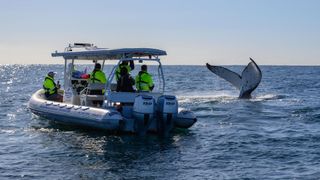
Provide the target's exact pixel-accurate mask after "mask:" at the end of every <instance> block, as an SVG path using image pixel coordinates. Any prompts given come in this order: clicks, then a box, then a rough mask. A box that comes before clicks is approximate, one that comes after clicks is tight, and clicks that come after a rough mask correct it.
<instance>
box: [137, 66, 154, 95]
mask: <svg viewBox="0 0 320 180" xmlns="http://www.w3.org/2000/svg"><path fill="white" fill-rule="evenodd" d="M135 81H136V88H137V90H138V91H152V90H153V88H154V84H153V80H152V76H151V75H150V74H149V73H148V68H147V65H142V66H141V71H140V72H139V74H138V75H137V76H136V78H135Z"/></svg>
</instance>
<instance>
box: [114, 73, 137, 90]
mask: <svg viewBox="0 0 320 180" xmlns="http://www.w3.org/2000/svg"><path fill="white" fill-rule="evenodd" d="M120 75H121V76H120V79H119V80H118V81H117V90H116V91H117V92H135V90H134V89H133V87H132V86H133V85H134V84H135V81H134V79H133V78H132V77H131V76H130V74H129V73H128V70H127V68H122V69H121V73H120Z"/></svg>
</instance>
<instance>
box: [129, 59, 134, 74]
mask: <svg viewBox="0 0 320 180" xmlns="http://www.w3.org/2000/svg"><path fill="white" fill-rule="evenodd" d="M130 68H131V71H132V70H134V62H133V60H131V61H130ZM128 73H129V72H128Z"/></svg>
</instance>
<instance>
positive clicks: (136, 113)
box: [133, 95, 155, 135]
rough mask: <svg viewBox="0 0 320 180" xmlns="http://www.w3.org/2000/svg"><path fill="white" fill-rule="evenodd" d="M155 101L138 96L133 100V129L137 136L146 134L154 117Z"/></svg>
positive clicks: (150, 97) (144, 96)
mask: <svg viewBox="0 0 320 180" xmlns="http://www.w3.org/2000/svg"><path fill="white" fill-rule="evenodd" d="M154 109H155V100H154V98H153V97H152V96H148V95H138V96H136V97H135V99H134V104H133V117H134V119H135V122H134V129H135V131H136V132H137V133H138V134H139V135H144V134H146V132H147V130H148V128H149V126H150V123H151V121H152V119H153V117H154Z"/></svg>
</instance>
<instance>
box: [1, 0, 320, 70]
mask: <svg viewBox="0 0 320 180" xmlns="http://www.w3.org/2000/svg"><path fill="white" fill-rule="evenodd" d="M73 42H89V43H94V44H95V45H97V46H98V47H108V48H122V47H152V48H159V49H163V50H166V51H167V53H168V56H167V57H166V58H164V61H163V64H184V65H185V64H199V65H204V64H205V63H206V62H209V63H212V64H218V65H224V64H225V65H233V64H241V65H244V64H246V63H248V62H249V57H253V58H254V59H255V60H256V62H257V63H258V64H267V65H320V1H319V0H189V1H188V0H156V1H155V0H101V1H97V0H85V1H82V0H54V1H49V0H47V1H46V0H1V1H0V64H39V63H42V64H47V63H59V62H62V60H61V59H59V58H51V56H50V53H51V52H53V51H55V50H58V51H61V50H63V49H64V47H65V46H67V45H68V44H69V43H73Z"/></svg>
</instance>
